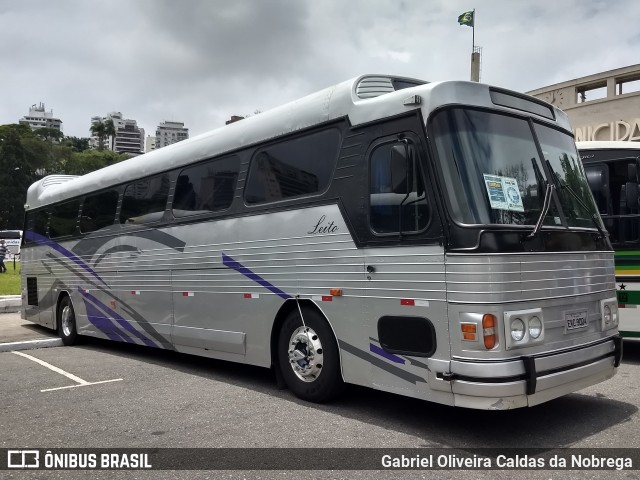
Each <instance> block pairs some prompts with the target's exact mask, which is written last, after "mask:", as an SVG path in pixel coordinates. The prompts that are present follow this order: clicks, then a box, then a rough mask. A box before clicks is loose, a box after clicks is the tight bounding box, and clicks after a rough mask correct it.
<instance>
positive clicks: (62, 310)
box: [58, 296, 78, 346]
mask: <svg viewBox="0 0 640 480" xmlns="http://www.w3.org/2000/svg"><path fill="white" fill-rule="evenodd" d="M58 335H60V338H61V339H62V343H64V344H65V345H67V346H70V345H74V344H75V343H76V342H77V341H78V328H77V326H76V313H75V311H74V310H73V304H72V303H71V299H70V298H69V297H68V296H65V297H64V298H63V299H62V300H61V301H60V305H59V306H58Z"/></svg>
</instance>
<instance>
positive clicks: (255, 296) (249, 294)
mask: <svg viewBox="0 0 640 480" xmlns="http://www.w3.org/2000/svg"><path fill="white" fill-rule="evenodd" d="M244 298H260V294H259V293H245V294H244Z"/></svg>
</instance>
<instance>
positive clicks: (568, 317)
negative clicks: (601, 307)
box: [564, 312, 589, 331]
mask: <svg viewBox="0 0 640 480" xmlns="http://www.w3.org/2000/svg"><path fill="white" fill-rule="evenodd" d="M564 323H565V325H566V326H567V331H569V330H578V329H580V328H586V327H587V325H588V324H589V322H588V321H587V312H573V313H565V314H564Z"/></svg>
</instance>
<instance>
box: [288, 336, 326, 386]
mask: <svg viewBox="0 0 640 480" xmlns="http://www.w3.org/2000/svg"><path fill="white" fill-rule="evenodd" d="M288 355H289V364H290V365H291V368H292V369H293V373H295V374H296V376H297V377H298V378H299V379H300V380H302V381H303V382H313V381H314V380H316V379H317V378H318V377H319V376H320V373H321V372H322V365H323V359H324V355H323V350H322V343H320V337H319V336H318V334H317V333H316V332H315V331H313V329H312V328H309V327H306V328H305V327H299V328H297V329H296V330H295V331H294V332H293V334H292V335H291V338H290V339H289V352H288Z"/></svg>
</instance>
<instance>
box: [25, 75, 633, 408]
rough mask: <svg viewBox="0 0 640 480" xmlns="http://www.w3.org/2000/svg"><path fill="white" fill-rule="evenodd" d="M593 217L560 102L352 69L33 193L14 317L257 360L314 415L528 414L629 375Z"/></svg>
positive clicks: (609, 266) (610, 275)
mask: <svg viewBox="0 0 640 480" xmlns="http://www.w3.org/2000/svg"><path fill="white" fill-rule="evenodd" d="M543 152H544V153H543ZM569 186H570V188H568V187H569ZM593 212H595V206H594V204H593V198H592V196H591V194H590V192H589V189H588V186H587V180H586V177H585V175H584V171H583V169H582V165H581V164H580V161H579V157H578V154H577V151H576V147H575V144H574V142H573V137H572V135H571V130H570V126H569V123H568V121H567V118H566V116H565V115H564V114H563V113H562V112H561V111H560V110H558V109H556V108H555V107H553V106H551V105H549V104H546V103H544V102H541V101H539V100H537V99H535V98H532V97H528V96H524V95H522V94H519V93H516V92H511V91H507V90H504V89H501V88H493V87H490V86H487V85H483V84H479V83H473V82H461V81H450V82H434V83H427V82H424V81H420V80H414V79H408V78H397V77H393V76H384V75H364V76H361V77H358V78H355V79H352V80H349V81H346V82H343V83H341V84H338V85H336V86H333V87H330V88H327V89H325V90H322V91H320V92H318V93H315V94H312V95H310V96H308V97H305V98H302V99H300V100H297V101H294V102H292V103H290V104H287V105H284V106H282V107H278V108H275V109H273V110H270V111H267V112H264V113H261V114H259V115H256V116H253V117H250V118H247V119H244V120H241V121H238V122H235V123H232V124H230V125H227V126H224V127H222V128H220V129H217V130H214V131H212V132H210V133H206V134H203V135H200V136H197V137H195V138H192V139H189V140H186V141H183V142H180V143H177V144H174V145H171V146H168V147H165V148H162V149H159V150H156V151H153V152H150V153H147V154H145V155H142V156H139V157H136V158H132V159H130V160H127V161H124V162H121V163H118V164H116V165H112V166H109V167H107V168H104V169H102V170H99V171H96V172H93V173H89V174H87V175H84V176H82V177H68V176H51V177H46V178H44V179H42V180H40V181H39V182H37V183H35V184H34V185H32V186H31V187H30V189H29V192H28V195H27V201H26V220H25V245H24V248H23V266H22V275H23V314H24V317H25V318H26V319H28V320H31V321H34V322H37V323H40V324H42V325H46V326H48V327H50V328H52V329H57V331H58V332H59V334H60V336H61V337H62V339H63V341H64V342H65V344H67V345H71V344H73V343H74V342H75V341H76V340H77V338H78V336H95V337H100V338H106V339H111V340H114V341H119V342H127V343H132V344H139V345H147V346H149V347H157V348H163V349H168V350H176V351H179V352H184V353H189V354H195V355H202V356H206V357H212V358H217V359H223V360H229V361H235V362H242V363H247V364H252V365H258V366H262V367H265V368H271V369H273V371H274V372H275V375H276V378H277V380H278V381H279V382H280V383H281V384H283V385H286V386H288V387H289V388H290V389H291V390H292V391H293V393H294V394H295V395H297V396H299V397H300V398H302V399H305V400H309V401H316V402H322V401H327V400H330V399H332V398H334V397H335V396H336V395H338V394H339V393H340V392H341V390H342V388H343V385H344V384H345V383H350V384H357V385H363V386H368V387H372V388H376V389H379V390H384V391H388V392H395V393H398V394H401V395H408V396H411V397H416V398H421V399H425V400H429V401H433V402H439V403H443V404H448V405H457V406H462V407H469V408H478V409H511V408H517V407H523V406H532V405H536V404H539V403H541V402H545V401H548V400H551V399H553V398H556V397H559V396H561V395H565V394H568V393H570V392H574V391H576V390H579V389H581V388H584V387H587V386H589V385H593V384H596V383H598V382H601V381H603V380H606V379H608V378H611V377H612V376H613V375H614V374H615V372H616V368H617V367H618V365H619V363H620V358H621V341H620V337H619V335H618V330H617V321H618V313H617V300H616V296H615V281H614V263H613V262H614V256H613V250H612V248H611V244H610V243H609V241H608V239H607V236H606V235H605V232H604V230H603V228H602V225H601V223H600V220H599V218H598V217H597V215H594V213H593Z"/></svg>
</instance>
